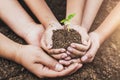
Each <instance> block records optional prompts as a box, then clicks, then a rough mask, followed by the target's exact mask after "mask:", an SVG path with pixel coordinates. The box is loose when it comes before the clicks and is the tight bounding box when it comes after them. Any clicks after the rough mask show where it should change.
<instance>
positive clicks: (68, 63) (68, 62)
mask: <svg viewBox="0 0 120 80" xmlns="http://www.w3.org/2000/svg"><path fill="white" fill-rule="evenodd" d="M59 63H60V64H62V65H65V66H68V65H70V64H71V61H65V60H59Z"/></svg>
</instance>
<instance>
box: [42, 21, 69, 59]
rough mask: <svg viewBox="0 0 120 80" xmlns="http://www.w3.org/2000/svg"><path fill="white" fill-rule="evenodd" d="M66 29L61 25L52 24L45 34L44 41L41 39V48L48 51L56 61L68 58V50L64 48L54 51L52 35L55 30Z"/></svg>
mask: <svg viewBox="0 0 120 80" xmlns="http://www.w3.org/2000/svg"><path fill="white" fill-rule="evenodd" d="M58 29H64V27H63V26H61V25H60V24H59V23H56V22H51V24H50V26H49V27H48V28H47V29H46V31H45V32H44V34H43V36H42V39H41V46H42V48H43V49H44V50H45V51H47V52H48V53H49V54H50V55H51V56H53V57H54V58H56V59H61V58H65V57H67V54H66V53H65V52H66V50H65V49H64V48H60V49H52V46H53V42H52V35H53V30H58Z"/></svg>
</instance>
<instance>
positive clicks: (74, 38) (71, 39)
mask: <svg viewBox="0 0 120 80" xmlns="http://www.w3.org/2000/svg"><path fill="white" fill-rule="evenodd" d="M52 40H53V48H55V49H56V48H65V49H67V47H68V46H70V44H71V43H79V44H81V36H80V34H79V33H78V32H77V31H75V30H73V29H70V30H69V31H68V30H67V29H60V30H54V31H53V36H52Z"/></svg>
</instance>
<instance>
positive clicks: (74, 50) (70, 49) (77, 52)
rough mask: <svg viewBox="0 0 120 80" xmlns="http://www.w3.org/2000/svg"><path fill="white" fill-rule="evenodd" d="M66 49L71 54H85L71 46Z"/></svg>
mask: <svg viewBox="0 0 120 80" xmlns="http://www.w3.org/2000/svg"><path fill="white" fill-rule="evenodd" d="M67 50H68V51H69V52H71V53H72V54H74V55H76V56H83V55H85V52H81V51H78V50H76V49H74V48H72V47H68V48H67Z"/></svg>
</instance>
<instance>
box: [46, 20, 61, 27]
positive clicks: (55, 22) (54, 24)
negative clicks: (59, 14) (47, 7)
mask: <svg viewBox="0 0 120 80" xmlns="http://www.w3.org/2000/svg"><path fill="white" fill-rule="evenodd" d="M49 27H62V26H61V24H60V23H59V22H58V21H50V22H49V24H48V25H47V26H46V28H49Z"/></svg>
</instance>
